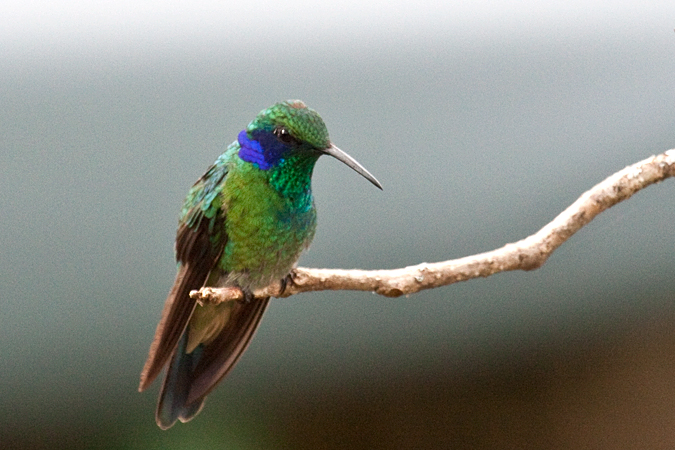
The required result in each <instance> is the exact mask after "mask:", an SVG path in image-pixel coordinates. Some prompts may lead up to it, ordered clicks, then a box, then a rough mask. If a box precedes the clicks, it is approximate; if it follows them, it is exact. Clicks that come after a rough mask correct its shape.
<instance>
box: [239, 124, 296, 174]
mask: <svg viewBox="0 0 675 450" xmlns="http://www.w3.org/2000/svg"><path fill="white" fill-rule="evenodd" d="M237 140H238V141H239V146H240V147H241V148H240V149H239V157H240V158H241V159H243V160H244V161H247V162H250V163H251V164H255V165H256V166H257V167H258V168H259V169H260V170H268V169H270V168H271V167H274V166H276V165H277V164H279V163H280V162H283V160H284V158H283V156H284V155H285V154H286V153H287V152H288V151H289V150H290V149H289V148H288V147H287V146H286V145H284V144H283V143H282V142H279V140H278V139H277V137H276V136H275V135H274V134H272V133H271V132H269V131H254V132H253V139H249V137H248V134H247V133H246V130H242V131H241V132H240V133H239V136H237Z"/></svg>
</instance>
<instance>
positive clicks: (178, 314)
mask: <svg viewBox="0 0 675 450" xmlns="http://www.w3.org/2000/svg"><path fill="white" fill-rule="evenodd" d="M226 175H227V166H226V165H225V164H224V163H222V162H221V164H215V165H213V166H211V167H210V168H209V170H208V171H207V172H206V173H205V174H204V176H202V177H201V178H200V179H199V181H197V183H195V184H194V186H193V187H192V189H190V192H189V193H188V196H187V199H186V200H185V204H184V206H183V211H182V213H181V218H180V226H179V227H178V232H177V234H176V259H177V260H178V262H179V263H180V267H179V270H178V274H177V275H176V280H175V282H174V285H173V288H172V289H171V292H170V293H169V295H168V297H167V299H166V302H165V303H164V309H163V311H162V318H161V320H160V321H159V324H158V325H157V330H156V331H155V337H154V339H153V341H152V344H151V345H150V351H149V354H148V359H147V360H146V362H145V366H144V367H143V371H142V372H141V383H140V386H139V388H138V390H139V391H143V390H144V389H146V388H147V387H148V386H149V385H150V384H151V383H152V382H153V380H154V379H155V378H156V377H157V375H158V374H159V372H160V371H161V370H162V367H164V365H165V364H166V362H167V361H168V359H169V358H170V357H171V354H172V353H173V351H174V350H175V348H176V345H177V344H178V340H179V339H180V337H181V335H182V334H183V331H184V330H185V327H186V326H187V323H188V321H189V320H190V317H191V316H192V312H193V310H194V308H195V304H196V302H195V300H193V299H192V298H190V291H192V290H194V289H199V288H201V287H202V286H204V283H205V282H206V279H207V278H208V276H209V273H210V272H211V270H212V269H213V267H214V266H215V265H216V263H217V262H218V259H219V258H220V255H221V254H222V251H223V248H224V247H225V244H226V243H227V235H226V234H225V211H224V208H223V207H222V201H221V198H220V195H219V193H220V191H221V189H222V186H221V185H222V183H223V182H224V180H225V177H226Z"/></svg>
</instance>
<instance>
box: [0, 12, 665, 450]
mask: <svg viewBox="0 0 675 450" xmlns="http://www.w3.org/2000/svg"><path fill="white" fill-rule="evenodd" d="M470 3H471V5H462V4H452V3H449V4H437V3H434V2H422V3H410V2H398V3H397V2H394V3H392V2H374V3H364V4H358V3H344V4H342V3H335V2H330V4H322V3H317V4H311V5H305V4H302V3H300V2H295V3H294V2H290V3H289V2H274V3H272V2H256V3H251V4H247V5H239V4H238V3H237V4H235V3H232V4H230V3H227V2H213V3H209V2H190V3H188V2H185V4H181V3H172V4H170V5H164V4H163V3H162V2H143V3H124V2H119V3H118V2H115V3H101V4H98V5H80V4H78V3H76V2H65V1H60V2H43V3H41V2H37V3H31V4H29V5H26V4H23V3H21V4H19V3H13V2H7V3H5V4H4V5H3V6H1V7H0V105H1V107H0V136H1V137H2V138H1V139H0V190H1V192H2V193H3V194H2V196H1V197H0V229H2V233H0V299H1V303H0V324H1V327H0V399H1V403H2V405H1V406H0V435H1V436H3V437H2V438H0V439H2V440H3V441H4V442H5V444H4V445H7V446H9V447H16V448H60V447H63V448H78V447H81V448H221V447H226V448H302V447H304V448H414V447H421V448H444V447H447V446H450V445H452V446H454V447H456V448H476V447H484V448H511V447H513V448H525V447H533V448H584V445H588V446H589V448H591V447H592V448H602V447H606V448H633V447H642V448H645V447H651V448H660V447H663V448H667V447H669V446H671V445H675V407H673V406H672V405H673V402H674V401H675V391H674V388H672V387H671V385H673V384H675V383H673V382H674V381H675V359H674V354H673V353H672V352H673V351H674V350H675V336H673V333H671V332H670V329H671V328H672V326H673V324H675V308H674V305H673V302H672V300H673V296H674V292H675V277H674V276H673V275H674V269H673V267H674V266H673V250H674V244H673V238H674V236H675V229H674V228H675V227H674V226H673V224H675V208H673V196H674V195H675V184H673V182H672V181H671V180H668V181H666V182H664V183H663V184H661V185H657V186H654V187H651V188H649V189H647V190H646V191H644V192H641V193H639V194H638V195H636V196H635V197H634V198H632V199H631V200H629V201H627V202H626V203H624V204H620V205H618V206H617V207H615V208H612V209H611V210H609V211H608V212H606V213H604V214H603V215H601V216H600V217H599V218H597V219H596V220H595V221H593V222H592V223H591V224H590V225H589V226H588V227H586V228H584V229H583V230H581V231H580V232H579V233H578V234H577V235H576V236H574V237H573V238H572V239H571V240H570V241H569V242H568V243H566V244H565V245H564V246H563V247H562V248H560V249H559V250H558V251H557V252H556V253H555V254H554V255H553V256H552V258H551V259H550V260H549V261H548V262H547V263H546V265H545V266H544V267H542V268H541V269H540V270H537V271H535V272H530V273H507V274H500V275H496V276H494V277H491V278H489V279H480V280H474V281H470V282H467V283H462V284H458V285H454V286H451V287H446V288H441V289H436V290H433V291H428V292H424V293H421V294H418V295H415V296H412V297H410V298H399V299H384V298H379V297H376V296H374V295H371V294H365V293H352V292H332V293H329V292H322V293H314V294H304V295H302V296H296V297H292V298H290V299H282V300H274V301H272V304H271V306H270V308H269V311H268V313H267V314H266V316H265V319H264V320H263V323H262V326H261V328H260V330H259V332H258V334H257V336H256V338H255V339H254V341H253V343H252V345H251V347H250V349H249V350H248V352H247V353H246V355H245V357H244V358H243V359H242V361H241V362H240V364H239V365H238V366H237V368H236V370H234V371H233V373H232V374H231V375H230V376H229V377H228V378H227V380H226V381H224V382H223V383H222V384H221V385H220V386H219V388H218V389H217V390H216V391H215V392H214V393H213V394H212V395H211V396H210V397H209V399H208V401H207V404H206V407H205V409H204V411H203V412H202V413H201V414H200V415H199V416H198V417H197V418H196V419H195V420H194V421H192V422H191V423H190V424H187V425H182V424H179V425H177V426H175V427H174V428H173V429H171V430H170V431H167V432H161V431H160V430H159V429H158V428H157V427H156V426H155V424H154V418H153V413H154V404H155V399H156V394H157V389H158V387H157V384H158V383H156V385H155V386H154V387H153V388H152V389H150V392H146V393H144V394H138V393H137V392H136V387H137V383H138V375H139V371H140V369H141V367H142V364H143V362H144V359H145V357H146V354H147V348H148V345H149V343H150V340H151V338H152V335H153V332H154V328H155V325H156V322H157V320H158V318H159V314H160V311H161V307H162V304H163V302H164V299H165V296H166V294H167V292H168V290H169V288H170V284H171V282H172V279H173V275H174V271H175V266H174V262H173V238H174V233H175V228H176V217H177V214H178V211H179V208H180V205H181V202H182V200H183V197H184V195H185V194H186V193H187V190H188V188H189V187H190V186H191V184H192V183H193V182H194V181H195V180H196V179H197V178H198V177H199V176H200V175H201V174H202V173H203V171H204V170H205V169H206V167H208V165H209V164H211V162H212V161H213V160H215V158H216V157H217V156H218V154H219V153H220V152H221V151H222V150H223V149H224V148H225V146H226V145H227V144H229V143H230V142H231V141H232V140H234V139H235V137H236V135H237V133H238V132H239V131H240V130H241V129H242V128H243V127H244V126H245V125H246V124H247V123H248V122H249V121H250V120H251V119H252V118H253V117H254V116H255V114H257V113H258V112H259V111H260V110H261V109H263V108H265V107H267V106H269V105H270V104H272V103H274V102H276V101H279V100H284V99H287V98H301V99H303V100H304V101H305V102H306V103H307V104H309V105H310V106H312V107H313V108H315V109H316V110H318V111H319V112H320V113H321V115H322V116H323V118H324V120H325V121H326V123H327V125H328V128H329V130H330V132H331V137H332V139H333V141H334V142H335V143H336V144H337V145H338V146H339V147H341V148H343V149H344V150H346V151H348V152H349V153H350V154H351V155H352V156H354V157H355V158H356V159H358V160H359V161H360V162H361V163H362V164H364V165H365V166H366V167H367V168H368V169H369V170H370V171H371V172H372V173H373V174H375V175H376V176H377V177H378V178H379V180H380V181H381V182H382V184H383V185H384V191H383V192H380V191H378V190H377V189H374V188H373V187H372V186H370V185H369V184H368V183H367V182H366V181H365V180H363V179H361V178H360V177H358V175H356V174H355V173H353V172H351V171H350V170H349V169H347V168H346V167H344V166H343V165H341V164H339V163H338V162H336V161H335V160H331V159H329V158H324V159H322V160H321V161H320V162H319V164H318V165H317V168H316V171H315V175H314V192H315V197H316V202H317V207H318V210H319V228H318V231H317V236H316V239H315V241H314V244H313V246H312V248H311V249H310V251H309V252H308V253H306V254H305V255H304V256H303V258H302V260H301V264H302V265H304V266H310V267H336V268H337V267H340V268H351V267H359V268H373V269H374V268H395V267H399V266H404V265H410V264H416V263H419V262H422V261H429V262H431V261H439V260H445V259H450V258H456V257H462V256H466V255H469V254H473V253H477V252H482V251H487V250H491V249H493V248H496V247H499V246H502V245H503V244H505V243H507V242H513V241H516V240H518V239H521V238H523V237H525V236H527V235H529V234H532V233H534V232H535V231H537V230H538V229H539V228H540V227H541V226H543V225H544V224H546V223H547V222H548V221H549V220H551V219H552V218H553V217H555V215H557V214H558V213H559V212H560V211H562V210H563V209H564V208H565V207H567V206H568V205H569V204H570V203H572V202H573V201H574V200H575V199H576V198H577V197H578V196H579V195H580V194H581V193H582V192H584V191H585V190H586V189H588V188H590V187H591V186H592V185H594V184H595V183H597V182H599V181H601V180H602V179H604V178H605V177H606V176H608V175H610V174H612V173H613V172H615V171H617V170H619V169H621V168H623V167H625V166H626V165H628V164H631V163H634V162H636V161H638V160H641V159H644V158H646V157H648V156H650V155H652V154H655V153H661V152H663V151H665V150H667V149H669V148H672V147H675V133H674V124H675V108H674V105H675V83H674V82H673V80H674V79H675V78H674V76H675V75H674V74H675V33H673V28H674V26H675V20H674V17H675V15H674V13H675V6H674V5H673V4H672V2H656V1H654V2H643V1H640V2H638V1H632V2H631V1H625V2H601V1H597V2H590V3H589V2H578V3H575V2H564V3H563V2H560V3H557V2H545V3H546V4H545V5H544V4H543V3H544V2H534V1H532V2H502V3H495V2H487V1H485V2H470Z"/></svg>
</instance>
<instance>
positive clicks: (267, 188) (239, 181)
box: [138, 100, 382, 429]
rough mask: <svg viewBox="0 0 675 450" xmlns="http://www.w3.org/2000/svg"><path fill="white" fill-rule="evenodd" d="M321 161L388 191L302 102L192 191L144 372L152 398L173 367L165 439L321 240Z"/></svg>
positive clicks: (263, 124)
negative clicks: (226, 295)
mask: <svg viewBox="0 0 675 450" xmlns="http://www.w3.org/2000/svg"><path fill="white" fill-rule="evenodd" d="M321 155H330V156H332V157H334V158H336V159H337V160H339V161H341V162H343V163H344V164H346V165H347V166H349V167H350V168H352V169H353V170H355V171H356V172H357V173H358V174H360V175H362V176H363V177H364V178H366V179H367V180H368V181H370V182H371V183H372V184H374V185H375V186H377V187H378V188H379V189H382V185H381V184H380V182H379V181H377V179H376V178H375V177H374V176H373V175H371V174H370V172H368V171H367V170H366V169H365V168H364V167H363V166H362V165H361V164H359V163H358V162H357V161H356V160H355V159H353V158H352V157H351V156H349V155H348V154H347V153H345V152H343V151H342V150H340V149H339V148H338V147H336V146H335V145H334V144H333V143H332V142H331V141H330V139H329V137H328V130H327V128H326V125H325V124H324V122H323V120H322V119H321V117H320V116H319V114H318V113H317V112H316V111H314V110H313V109H311V108H308V107H307V106H306V105H305V104H304V103H303V102H302V101H300V100H289V101H285V102H280V103H277V104H275V105H273V106H271V107H270V108H268V109H265V110H263V111H261V112H260V113H259V114H258V115H257V116H256V118H255V119H254V120H253V121H252V122H251V123H249V125H248V126H247V127H246V129H244V130H242V131H241V132H240V133H239V134H238V136H237V139H236V140H235V141H234V142H233V143H232V144H230V145H229V146H228V147H227V149H226V150H225V152H224V153H223V154H221V155H220V156H219V157H218V158H217V159H216V161H215V163H214V164H213V165H212V166H211V167H209V168H208V170H207V171H206V173H205V174H204V175H203V176H202V177H201V178H200V179H199V180H197V182H196V183H195V184H194V185H193V186H192V188H191V189H190V190H189V192H188V194H187V197H186V199H185V202H184V203H183V208H182V210H181V212H180V216H179V221H178V231H177V233H176V243H175V254H176V260H177V265H178V270H177V274H176V279H175V281H174V284H173V287H172V288H171V291H170V292H169V295H168V297H167V299H166V302H165V304H164V309H163V311H162V316H161V319H160V321H159V324H158V325H157V330H156V331H155V337H154V339H153V341H152V344H151V345H150V351H149V355H148V359H147V360H146V362H145V366H144V367H143V371H142V372H141V382H140V385H139V388H138V390H139V391H143V390H145V389H146V388H147V387H148V386H149V385H150V384H151V383H152V382H153V381H154V379H155V378H156V377H157V376H158V375H159V373H160V372H161V370H162V369H163V368H164V366H166V365H167V363H168V368H167V370H166V374H165V378H164V383H163V385H162V388H161V391H160V394H159V400H158V403H157V410H156V414H155V419H156V421H157V425H159V427H160V428H162V429H167V428H169V427H171V426H172V425H173V424H174V423H175V422H176V420H180V421H181V422H187V421H189V420H190V419H192V418H193V417H194V416H196V415H197V414H198V413H199V412H200V410H201V409H202V407H203V405H204V399H205V398H206V396H207V395H208V394H209V393H210V392H211V391H212V390H213V389H214V388H215V387H216V385H217V384H218V383H219V382H220V381H221V380H222V379H223V378H224V377H225V376H226V375H227V374H228V373H229V372H230V371H231V370H232V368H233V367H234V366H235V364H236V363H237V361H239V358H240V357H241V355H242V354H243V353H244V351H245V350H246V348H247V347H248V345H249V343H250V342H251V338H252V337H253V335H254V333H255V331H256V329H257V328H258V325H259V324H260V319H261V318H262V315H263V313H264V312H265V309H266V308H267V305H268V303H269V297H267V298H255V297H254V296H253V294H252V292H253V291H254V290H256V289H259V288H264V287H267V286H269V285H270V284H271V283H273V282H279V281H281V282H282V286H285V284H284V283H285V281H287V279H288V278H287V277H288V276H289V274H290V272H291V270H292V269H293V268H294V267H295V265H296V263H297V261H298V258H299V257H300V254H301V253H302V251H303V250H305V249H306V248H307V247H308V246H309V244H310V243H311V241H312V238H313V237H314V232H315V230H316V209H315V207H314V199H313V196H312V189H311V178H312V171H313V169H314V165H315V164H316V162H317V160H318V159H319V157H320V156H321ZM205 286H212V287H236V288H239V289H241V290H242V292H244V300H241V301H230V302H223V303H220V304H212V303H204V304H201V303H197V301H196V300H194V299H192V298H191V297H190V291H192V290H196V289H200V288H202V287H205Z"/></svg>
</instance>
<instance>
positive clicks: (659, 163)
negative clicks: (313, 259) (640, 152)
mask: <svg viewBox="0 0 675 450" xmlns="http://www.w3.org/2000/svg"><path fill="white" fill-rule="evenodd" d="M672 176H675V149H673V150H668V151H667V152H665V153H662V154H660V155H658V156H652V157H651V158H647V159H645V160H644V161H640V162H638V163H635V164H633V165H631V166H628V167H626V168H625V169H623V170H621V171H619V172H617V173H615V174H614V175H612V176H610V177H608V178H607V179H605V180H604V181H602V182H601V183H599V184H597V185H595V186H594V187H593V188H591V189H590V190H588V191H587V192H586V193H584V194H583V195H582V196H581V197H579V199H578V200H577V201H575V202H574V203H572V204H571V205H570V206H569V207H568V208H567V209H566V210H564V211H563V212H562V213H560V214H559V215H558V217H556V218H555V219H553V221H552V222H550V223H549V224H548V225H546V226H545V227H544V228H542V229H541V230H539V231H538V232H537V233H535V234H533V235H531V236H529V237H527V238H525V239H522V240H520V241H518V242H514V243H511V244H506V245H505V246H503V247H501V248H498V249H496V250H492V251H489V252H485V253H480V254H477V255H473V256H466V257H464V258H459V259H453V260H451V261H444V262H437V263H422V264H418V265H416V266H409V267H404V268H401V269H393V270H340V269H306V268H302V267H299V268H296V269H295V270H294V271H293V272H292V273H291V276H290V280H289V282H287V283H286V288H285V289H283V288H282V283H275V284H273V285H271V286H268V287H267V288H264V289H260V290H257V291H255V292H254V293H253V294H254V295H255V296H256V297H268V296H273V297H289V296H291V295H294V294H299V293H301V292H310V291H325V290H356V291H371V292H375V293H377V294H380V295H384V296H386V297H398V296H400V295H408V294H413V293H415V292H419V291H421V290H424V289H432V288H436V287H440V286H447V285H449V284H452V283H456V282H458V281H466V280H470V279H472V278H478V277H488V276H490V275H493V274H495V273H499V272H506V271H509V270H533V269H537V268H539V267H541V266H542V264H544V262H546V260H547V259H548V257H549V256H551V254H552V253H553V252H554V251H555V250H556V249H557V248H558V247H560V246H561V245H562V244H563V243H564V242H565V241H566V240H567V239H569V238H570V237H571V236H572V235H573V234H574V233H576V232H577V231H579V229H581V228H582V227H583V226H584V225H586V224H588V223H589V222H590V221H591V220H593V218H595V216H597V215H598V214H600V213H601V212H603V211H604V210H606V209H608V208H611V207H612V206H614V205H616V204H617V203H619V202H622V201H624V200H626V199H628V198H630V197H631V196H632V195H633V194H635V193H636V192H638V191H640V190H641V189H644V188H646V187H647V186H649V185H652V184H654V183H658V182H660V181H662V180H664V179H666V178H669V177H672ZM190 296H191V297H192V298H195V299H197V300H198V301H199V302H200V303H203V302H213V303H220V302H223V301H231V300H241V299H243V298H244V296H243V293H242V291H241V290H240V289H238V288H210V287H205V288H202V289H200V290H199V291H192V292H190Z"/></svg>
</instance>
